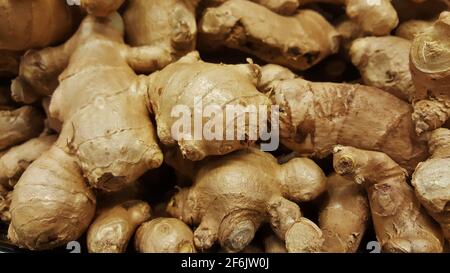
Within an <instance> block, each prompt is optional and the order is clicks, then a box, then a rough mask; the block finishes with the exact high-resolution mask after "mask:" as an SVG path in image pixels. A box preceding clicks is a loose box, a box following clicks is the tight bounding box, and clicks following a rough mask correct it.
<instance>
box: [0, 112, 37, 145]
mask: <svg viewBox="0 0 450 273" xmlns="http://www.w3.org/2000/svg"><path fill="white" fill-rule="evenodd" d="M43 129H44V116H43V115H42V114H41V112H40V111H39V110H37V109H36V108H34V107H32V106H22V107H20V108H18V109H14V110H0V150H3V149H6V148H8V147H11V146H13V145H16V144H20V143H22V142H24V141H27V140H29V139H31V138H33V137H37V136H38V135H39V134H40V133H41V132H42V130H43Z"/></svg>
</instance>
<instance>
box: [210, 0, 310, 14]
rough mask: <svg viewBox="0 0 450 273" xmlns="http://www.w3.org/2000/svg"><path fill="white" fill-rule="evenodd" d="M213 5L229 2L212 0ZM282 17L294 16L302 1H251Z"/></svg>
mask: <svg viewBox="0 0 450 273" xmlns="http://www.w3.org/2000/svg"><path fill="white" fill-rule="evenodd" d="M210 1H211V2H213V4H216V5H217V4H222V3H224V2H227V1H229V0H210ZM250 1H252V2H255V3H257V4H259V5H262V6H265V7H266V8H268V9H270V10H272V11H273V12H276V13H278V14H282V15H292V14H294V13H295V12H296V11H297V8H298V6H299V4H300V3H299V1H300V2H301V0H250Z"/></svg>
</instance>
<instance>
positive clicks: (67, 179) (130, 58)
mask: <svg viewBox="0 0 450 273" xmlns="http://www.w3.org/2000/svg"><path fill="white" fill-rule="evenodd" d="M122 37H123V24H122V21H121V18H120V16H119V15H118V14H112V15H110V16H108V17H107V18H95V17H92V16H87V17H86V18H85V19H84V21H83V23H82V24H81V26H80V29H79V31H78V32H77V33H76V34H75V35H74V36H73V37H72V38H71V39H70V40H69V41H68V42H67V44H70V46H68V48H71V49H72V51H71V54H68V55H69V57H70V61H67V60H65V61H66V62H67V63H69V65H68V66H67V68H66V69H65V71H64V73H63V74H61V75H60V77H59V78H60V84H59V86H58V89H57V90H56V91H55V93H54V94H53V97H52V101H51V104H50V113H51V116H52V117H55V118H58V119H59V120H60V121H62V122H63V127H62V131H61V133H60V135H59V137H58V140H57V141H56V143H55V144H54V145H53V147H52V148H51V149H50V150H49V151H48V152H46V153H44V154H43V155H42V156H40V157H39V158H38V159H37V160H36V161H35V162H33V163H32V164H31V165H30V166H29V167H28V168H27V170H26V171H25V173H24V175H22V177H21V179H20V180H19V182H18V184H17V185H16V187H15V190H14V194H13V198H12V203H11V216H12V220H11V226H10V231H11V232H10V233H9V234H10V235H9V236H10V238H12V239H13V241H15V243H16V244H18V245H20V246H24V247H27V248H29V249H49V248H53V247H56V246H60V245H64V244H65V243H67V242H69V241H72V240H76V239H78V237H79V236H80V235H81V234H82V233H83V232H84V231H85V230H86V229H87V227H88V225H89V223H90V221H91V219H92V217H93V216H94V212H95V197H94V196H93V195H92V192H91V190H90V189H89V188H88V187H87V185H86V184H85V183H86V182H88V183H89V185H90V186H91V187H94V188H98V189H102V190H105V191H117V190H120V189H122V188H125V187H127V186H128V185H131V184H133V183H135V181H136V179H137V178H138V177H140V176H141V175H142V174H144V173H145V172H146V171H147V170H149V169H153V168H156V167H158V166H160V165H161V163H162V153H161V151H160V149H159V147H158V144H157V142H156V134H155V132H154V129H153V126H152V123H151V120H150V118H149V113H148V109H147V105H146V99H145V91H146V90H147V89H146V88H144V87H143V86H144V85H143V84H142V83H143V82H145V81H144V80H140V79H139V77H137V76H136V74H135V72H134V71H133V70H132V68H134V69H142V68H143V67H142V65H143V64H147V65H148V66H153V65H154V64H152V63H151V62H146V58H145V57H148V58H150V59H152V58H153V57H155V56H153V55H152V54H150V55H148V56H147V55H145V54H140V53H147V50H150V51H151V53H154V52H153V49H152V48H149V47H139V48H130V47H128V46H126V45H125V44H124V43H123V39H122ZM56 50H57V49H56ZM136 54H139V55H140V56H141V58H140V60H141V62H138V63H136V62H135V55H136ZM143 90H145V91H143ZM111 121H114V122H111ZM36 183H38V185H39V186H38V185H36ZM43 185H45V186H43ZM47 199H49V200H47ZM30 204H31V205H30ZM30 218H31V219H30ZM33 219H34V220H33Z"/></svg>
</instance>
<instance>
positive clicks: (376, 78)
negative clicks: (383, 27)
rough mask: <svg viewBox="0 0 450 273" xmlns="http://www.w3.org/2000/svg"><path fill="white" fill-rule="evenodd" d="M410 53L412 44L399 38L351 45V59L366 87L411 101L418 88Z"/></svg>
mask: <svg viewBox="0 0 450 273" xmlns="http://www.w3.org/2000/svg"><path fill="white" fill-rule="evenodd" d="M410 49H411V42H410V41H408V40H406V39H403V38H400V37H395V36H385V37H365V38H359V39H357V40H355V41H354V42H353V43H352V46H351V48H350V56H351V59H352V63H353V64H354V65H355V66H356V67H357V68H358V70H359V71H360V73H361V76H362V79H363V82H364V84H366V85H370V86H375V87H378V88H380V89H382V90H384V91H386V92H388V93H390V94H392V95H394V96H396V97H397V98H400V99H402V100H405V101H411V100H412V98H413V97H414V93H415V88H414V84H413V81H412V79H411V72H410V70H409V51H410Z"/></svg>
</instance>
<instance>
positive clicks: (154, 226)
mask: <svg viewBox="0 0 450 273" xmlns="http://www.w3.org/2000/svg"><path fill="white" fill-rule="evenodd" d="M135 248H136V251H138V252H140V253H195V252H196V250H195V247H194V234H193V233H192V230H191V229H190V228H189V227H188V226H187V225H186V224H185V223H183V222H182V221H180V220H178V219H175V218H163V217H161V218H156V219H153V220H151V221H149V222H146V223H144V224H142V225H141V226H140V227H139V229H138V230H137V232H136V238H135Z"/></svg>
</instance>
